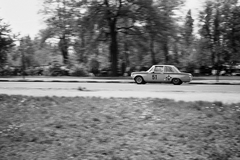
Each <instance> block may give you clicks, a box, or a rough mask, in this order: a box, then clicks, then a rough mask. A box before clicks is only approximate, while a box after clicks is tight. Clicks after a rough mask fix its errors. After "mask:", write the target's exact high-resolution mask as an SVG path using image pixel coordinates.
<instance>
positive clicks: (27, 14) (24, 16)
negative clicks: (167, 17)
mask: <svg viewBox="0 0 240 160" xmlns="http://www.w3.org/2000/svg"><path fill="white" fill-rule="evenodd" d="M186 1H187V3H186V10H188V9H192V14H193V16H195V17H196V14H197V12H198V10H199V8H200V6H201V3H202V2H203V1H204V0H186ZM42 2H43V0H0V18H2V19H3V21H4V22H5V23H7V24H9V25H10V28H11V29H12V33H20V35H21V36H27V35H29V36H31V37H32V38H34V37H35V36H36V35H37V33H38V31H39V30H40V29H43V28H45V24H44V23H43V18H42V15H40V14H38V12H39V10H40V9H41V7H42ZM185 14H186V13H184V15H185Z"/></svg>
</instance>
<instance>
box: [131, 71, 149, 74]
mask: <svg viewBox="0 0 240 160" xmlns="http://www.w3.org/2000/svg"><path fill="white" fill-rule="evenodd" d="M145 73H148V72H146V71H141V72H132V74H145Z"/></svg>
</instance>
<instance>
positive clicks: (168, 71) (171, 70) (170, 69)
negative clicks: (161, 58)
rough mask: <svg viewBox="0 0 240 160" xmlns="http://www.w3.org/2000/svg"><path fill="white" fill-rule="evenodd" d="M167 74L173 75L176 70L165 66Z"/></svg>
mask: <svg viewBox="0 0 240 160" xmlns="http://www.w3.org/2000/svg"><path fill="white" fill-rule="evenodd" d="M165 72H167V73H173V72H174V70H173V69H172V67H169V66H165Z"/></svg>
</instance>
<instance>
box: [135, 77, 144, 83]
mask: <svg viewBox="0 0 240 160" xmlns="http://www.w3.org/2000/svg"><path fill="white" fill-rule="evenodd" d="M134 80H135V82H136V83H137V84H144V83H145V81H144V79H143V78H142V77H141V76H137V77H135V78H134Z"/></svg>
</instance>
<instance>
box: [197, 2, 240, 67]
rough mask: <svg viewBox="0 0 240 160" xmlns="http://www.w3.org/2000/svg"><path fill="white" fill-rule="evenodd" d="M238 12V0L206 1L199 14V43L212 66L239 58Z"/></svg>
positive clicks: (230, 62)
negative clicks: (226, 1) (227, 1)
mask: <svg viewBox="0 0 240 160" xmlns="http://www.w3.org/2000/svg"><path fill="white" fill-rule="evenodd" d="M239 13H240V12H239V6H238V1H235V0H232V1H229V3H225V1H224V0H219V1H207V2H206V5H205V9H204V11H202V12H201V14H200V20H201V23H202V25H201V30H200V34H201V38H202V39H201V41H199V42H200V43H199V44H200V45H201V46H202V47H201V50H202V52H203V54H204V55H205V56H208V57H209V59H210V60H211V65H212V66H219V65H220V64H223V63H228V64H232V63H234V62H236V60H237V59H239V57H240V54H239V52H238V50H239V49H238V48H239V44H240V43H239V27H238V26H239V24H240V21H239V20H238V18H237V17H239V15H240V14H239ZM204 55H203V56H204ZM203 56H202V57H203Z"/></svg>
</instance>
